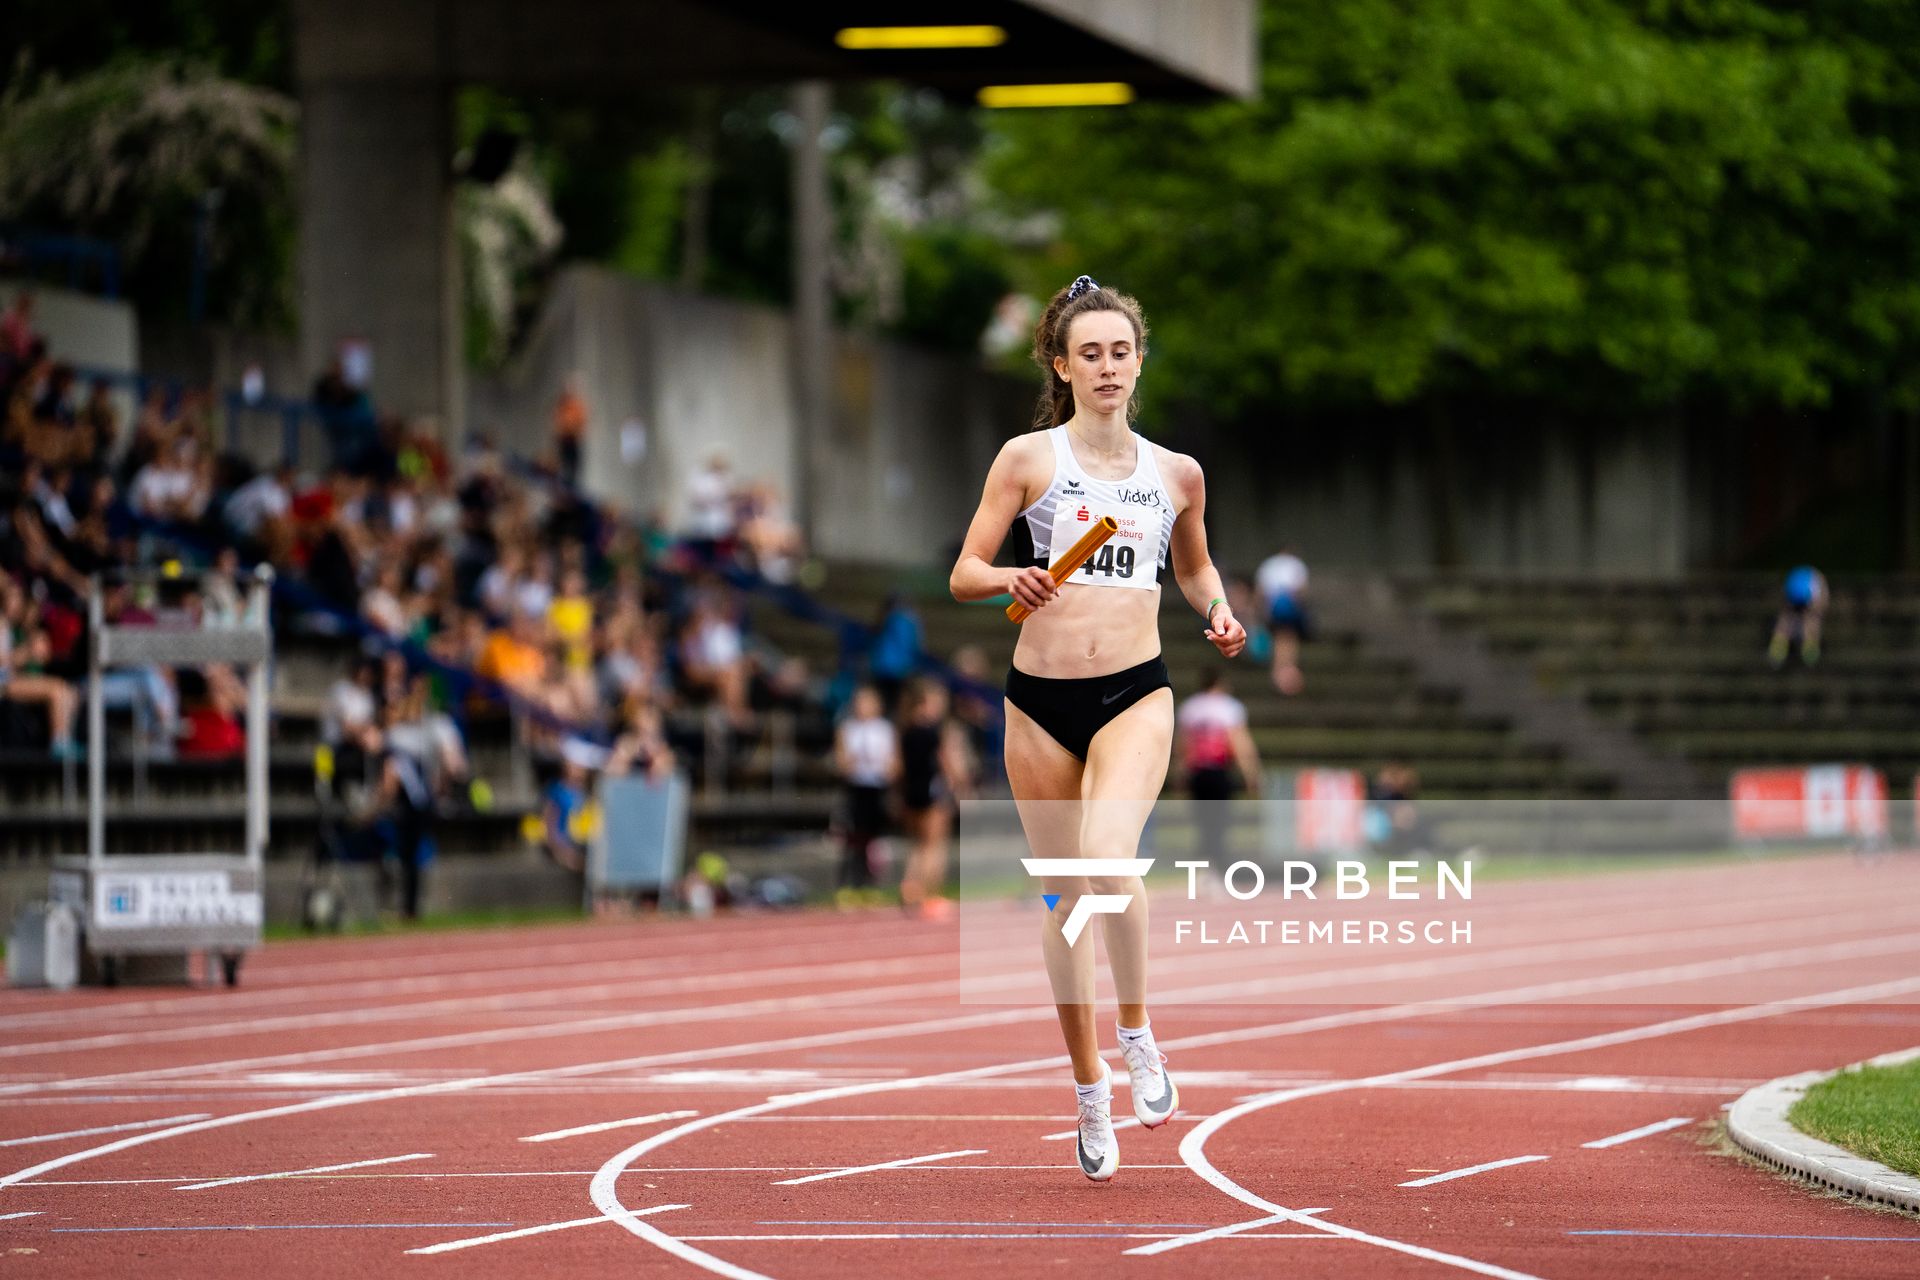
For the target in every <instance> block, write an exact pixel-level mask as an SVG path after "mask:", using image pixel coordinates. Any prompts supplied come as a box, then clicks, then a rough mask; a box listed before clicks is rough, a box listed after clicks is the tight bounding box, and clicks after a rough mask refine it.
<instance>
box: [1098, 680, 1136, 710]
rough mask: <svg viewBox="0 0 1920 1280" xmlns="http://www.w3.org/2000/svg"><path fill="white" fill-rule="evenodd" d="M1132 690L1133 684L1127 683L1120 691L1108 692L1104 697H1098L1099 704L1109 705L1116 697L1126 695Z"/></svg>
mask: <svg viewBox="0 0 1920 1280" xmlns="http://www.w3.org/2000/svg"><path fill="white" fill-rule="evenodd" d="M1132 690H1133V686H1132V685H1128V686H1127V687H1126V688H1125V689H1122V690H1120V692H1118V693H1110V694H1108V695H1107V696H1106V697H1104V698H1102V699H1100V705H1101V706H1103V707H1110V706H1112V705H1113V704H1114V701H1115V700H1116V699H1118V698H1124V697H1126V696H1127V694H1128V693H1130V692H1131V691H1132Z"/></svg>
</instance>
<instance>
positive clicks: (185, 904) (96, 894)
mask: <svg viewBox="0 0 1920 1280" xmlns="http://www.w3.org/2000/svg"><path fill="white" fill-rule="evenodd" d="M260 918H261V906H260V894H259V892H258V891H253V892H247V893H235V892H234V891H233V888H232V885H231V884H230V882H229V881H228V878H227V873H226V872H224V871H119V872H109V873H106V874H104V875H101V876H99V877H97V878H96V879H95V880H94V882H93V924H94V925H95V926H96V927H98V928H100V929H103V930H105V929H170V928H177V927H183V926H192V925H209V924H211V925H247V926H251V927H253V928H258V927H259V925H260Z"/></svg>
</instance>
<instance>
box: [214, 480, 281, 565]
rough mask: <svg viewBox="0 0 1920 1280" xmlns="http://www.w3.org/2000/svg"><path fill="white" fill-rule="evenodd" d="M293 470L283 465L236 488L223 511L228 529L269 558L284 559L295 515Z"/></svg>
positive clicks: (237, 537)
mask: <svg viewBox="0 0 1920 1280" xmlns="http://www.w3.org/2000/svg"><path fill="white" fill-rule="evenodd" d="M293 482H294V475H293V468H292V467H290V466H287V465H286V464H284V463H282V464H281V465H280V466H278V467H276V468H274V469H273V470H271V471H261V472H259V473H258V474H256V475H255V476H254V477H253V478H252V479H251V480H248V481H247V482H246V483H245V484H243V485H241V486H240V487H239V488H237V489H235V490H234V491H233V493H232V494H231V495H230V496H229V497H228V498H227V501H226V503H225V505H224V506H223V507H222V508H221V514H222V515H223V516H224V517H225V518H226V522H227V529H228V531H229V532H230V533H232V534H233V536H234V537H235V538H236V539H238V540H239V541H241V542H243V543H246V544H247V545H249V546H251V547H254V548H256V549H258V551H259V552H260V553H261V554H262V556H263V557H264V558H266V559H270V560H277V559H281V558H283V557H284V555H285V554H286V548H287V543H288V540H289V538H290V536H291V531H290V530H289V528H288V524H287V520H288V517H289V516H290V515H291V514H292V512H293Z"/></svg>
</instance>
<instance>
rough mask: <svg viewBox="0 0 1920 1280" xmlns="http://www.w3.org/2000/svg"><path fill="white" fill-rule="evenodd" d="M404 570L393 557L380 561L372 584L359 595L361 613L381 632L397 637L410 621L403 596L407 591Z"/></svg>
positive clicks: (407, 626) (404, 632)
mask: <svg viewBox="0 0 1920 1280" xmlns="http://www.w3.org/2000/svg"><path fill="white" fill-rule="evenodd" d="M404 577H405V570H404V568H403V567H402V566H401V565H400V564H399V563H398V562H397V561H395V560H387V561H385V562H384V563H382V564H381V566H380V568H379V571H378V572H377V573H376V574H375V576H374V580H373V586H372V587H370V588H368V589H367V591H366V593H365V594H364V595H362V596H361V597H360V616H361V617H363V618H365V619H366V620H367V622H368V623H369V624H370V625H371V626H373V627H374V628H375V629H376V630H378V631H379V632H380V633H381V634H382V635H385V636H388V637H390V638H392V639H395V640H398V639H400V638H401V637H403V636H405V635H406V634H407V631H408V629H409V627H410V625H411V622H410V619H409V618H408V615H407V606H406V603H405V601H404V600H403V599H402V597H403V595H404V594H405V591H406V583H405V581H404Z"/></svg>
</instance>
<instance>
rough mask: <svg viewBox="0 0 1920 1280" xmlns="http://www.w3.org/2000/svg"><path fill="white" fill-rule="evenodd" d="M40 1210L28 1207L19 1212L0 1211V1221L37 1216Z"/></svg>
mask: <svg viewBox="0 0 1920 1280" xmlns="http://www.w3.org/2000/svg"><path fill="white" fill-rule="evenodd" d="M40 1212H41V1211H40V1210H38V1209H28V1210H25V1211H24V1212H21V1213H0V1222H6V1221H9V1220H11V1219H13V1218H37V1217H39V1216H40Z"/></svg>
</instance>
